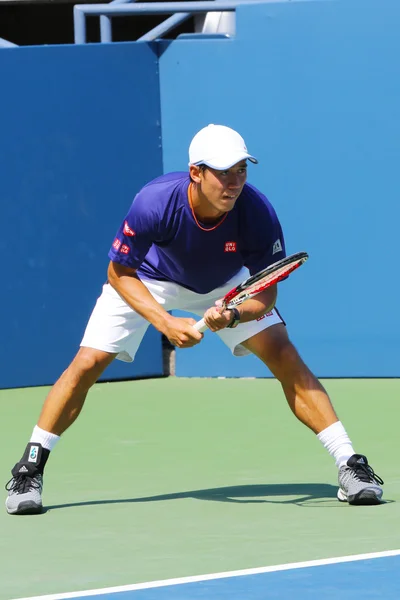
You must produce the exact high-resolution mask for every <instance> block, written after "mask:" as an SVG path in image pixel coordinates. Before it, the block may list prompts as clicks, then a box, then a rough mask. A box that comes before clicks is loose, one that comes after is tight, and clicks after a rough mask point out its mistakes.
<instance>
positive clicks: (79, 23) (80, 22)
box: [74, 6, 86, 44]
mask: <svg viewBox="0 0 400 600" xmlns="http://www.w3.org/2000/svg"><path fill="white" fill-rule="evenodd" d="M74 37H75V44H86V15H85V13H84V12H83V10H81V6H74Z"/></svg>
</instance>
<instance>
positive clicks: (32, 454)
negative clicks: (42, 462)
mask: <svg viewBox="0 0 400 600" xmlns="http://www.w3.org/2000/svg"><path fill="white" fill-rule="evenodd" d="M38 453H39V446H31V449H30V450H29V456H28V462H32V463H35V462H37V458H38Z"/></svg>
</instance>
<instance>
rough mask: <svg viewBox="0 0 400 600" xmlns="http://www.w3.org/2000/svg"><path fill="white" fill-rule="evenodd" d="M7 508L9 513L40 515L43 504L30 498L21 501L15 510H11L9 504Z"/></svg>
mask: <svg viewBox="0 0 400 600" xmlns="http://www.w3.org/2000/svg"><path fill="white" fill-rule="evenodd" d="M6 508H7V512H8V514H9V515H38V514H40V513H41V512H42V510H43V506H42V504H36V502H32V501H30V500H26V501H25V502H21V503H20V504H18V506H17V508H16V509H14V510H12V509H11V510H10V509H9V508H8V506H7V504H6Z"/></svg>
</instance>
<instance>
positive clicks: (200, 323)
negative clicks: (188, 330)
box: [193, 319, 208, 333]
mask: <svg viewBox="0 0 400 600" xmlns="http://www.w3.org/2000/svg"><path fill="white" fill-rule="evenodd" d="M193 327H194V328H195V329H197V331H200V333H204V332H205V331H207V329H208V327H207V325H206V324H205V321H204V319H200V321H197V323H195V324H194V325H193Z"/></svg>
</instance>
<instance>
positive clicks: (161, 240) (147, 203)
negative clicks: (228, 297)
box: [108, 172, 285, 294]
mask: <svg viewBox="0 0 400 600" xmlns="http://www.w3.org/2000/svg"><path fill="white" fill-rule="evenodd" d="M189 184H190V178H189V175H188V173H181V172H178V173H168V174H167V175H162V176H161V177H158V178H157V179H154V180H153V181H151V182H150V183H148V184H147V185H145V186H144V187H143V188H142V189H141V190H140V192H139V193H138V194H137V195H136V197H135V199H134V200H133V203H132V205H131V208H130V209H129V212H128V214H127V216H126V217H125V219H124V221H123V223H122V224H121V227H120V228H119V230H118V232H117V235H116V238H115V240H114V242H113V244H112V247H111V249H110V252H109V254H108V256H109V258H110V259H111V260H112V261H114V262H117V263H120V264H122V265H125V266H127V267H132V268H134V269H137V272H138V275H139V277H140V278H141V279H156V280H159V281H173V282H174V283H178V284H179V285H181V286H183V287H185V288H188V289H189V290H192V291H194V292H197V293H198V294H206V293H208V292H210V291H211V290H213V289H215V288H218V287H220V286H221V285H223V284H224V283H225V282H226V281H228V280H229V279H230V278H231V277H233V276H234V275H235V274H236V273H237V272H238V271H239V270H240V269H241V268H242V267H243V265H244V266H246V267H247V268H248V269H249V271H250V273H251V274H254V273H257V271H260V270H261V269H263V268H265V267H267V266H268V265H270V264H272V263H274V262H276V261H277V260H279V259H281V258H284V256H285V243H284V239H283V234H282V229H281V226H280V223H279V220H278V217H277V216H276V213H275V210H274V209H273V207H272V206H271V204H270V203H269V201H268V200H267V198H266V197H265V196H264V195H263V194H261V192H259V191H258V190H257V189H256V188H255V187H253V186H252V185H249V184H248V183H246V184H245V186H244V188H243V190H242V193H241V194H240V196H239V198H238V199H237V200H236V203H235V206H234V208H233V209H232V210H231V211H230V212H229V213H227V216H226V218H224V219H221V221H219V222H218V224H212V225H210V224H208V225H205V224H203V223H199V222H196V219H195V218H194V216H193V213H192V210H191V207H190V204H189V200H188V187H189Z"/></svg>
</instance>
